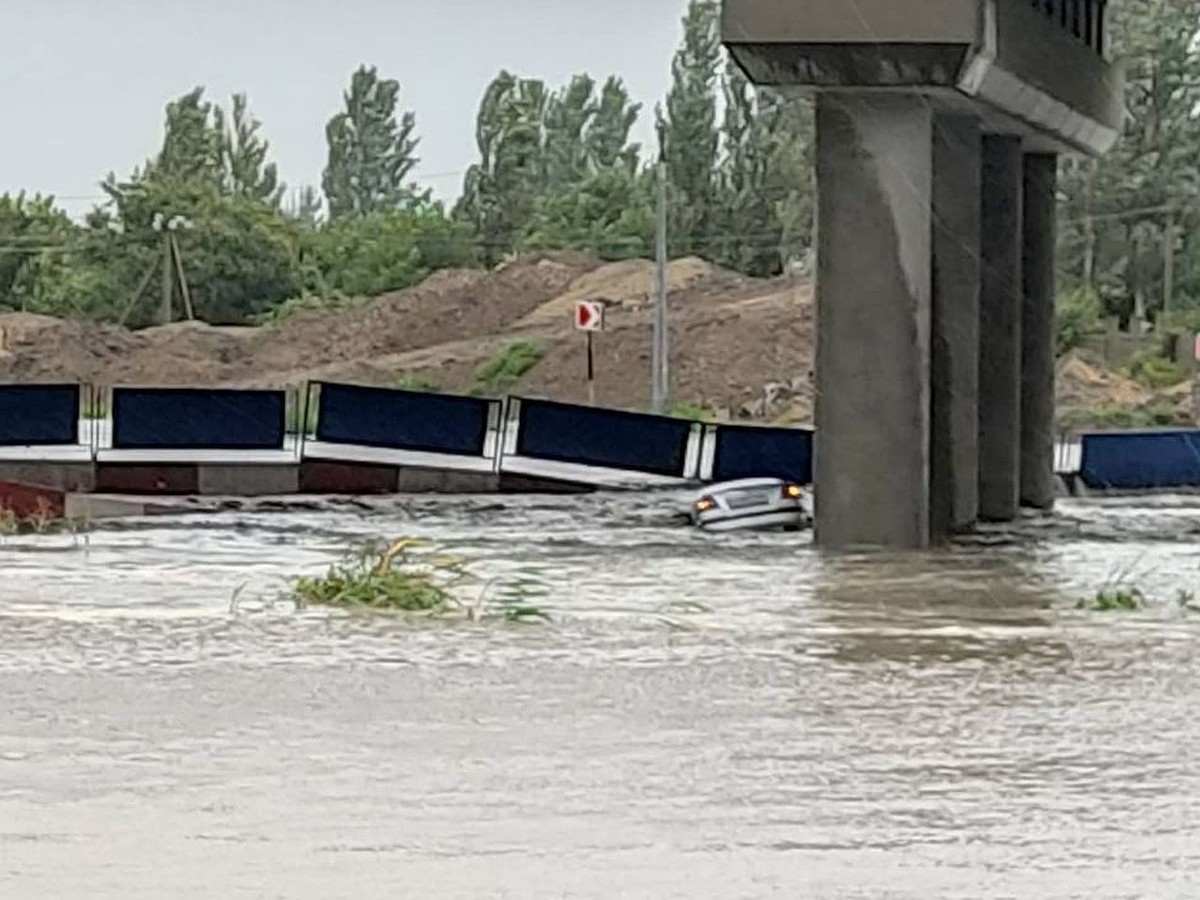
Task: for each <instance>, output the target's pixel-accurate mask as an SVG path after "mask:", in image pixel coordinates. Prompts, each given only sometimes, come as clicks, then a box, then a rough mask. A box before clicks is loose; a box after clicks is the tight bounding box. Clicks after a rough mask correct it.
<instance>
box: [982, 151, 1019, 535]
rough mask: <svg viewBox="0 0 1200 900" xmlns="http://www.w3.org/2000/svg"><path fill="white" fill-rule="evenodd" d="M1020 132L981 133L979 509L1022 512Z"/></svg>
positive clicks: (990, 515) (996, 518) (996, 514)
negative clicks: (1020, 510) (982, 134)
mask: <svg viewBox="0 0 1200 900" xmlns="http://www.w3.org/2000/svg"><path fill="white" fill-rule="evenodd" d="M1023 162H1024V161H1023V157H1022V154H1021V140H1020V138H1014V137H1007V136H992V135H988V136H986V137H984V139H983V186H982V199H983V202H982V222H981V233H980V248H981V255H982V266H983V271H982V290H981V294H980V301H979V302H980V306H979V312H980V314H979V515H980V518H982V519H984V520H986V521H990V522H1009V521H1012V520H1013V519H1015V518H1016V517H1017V512H1018V509H1019V505H1020V504H1019V501H1020V460H1021V218H1022V214H1021V205H1022V195H1023V189H1024V165H1023Z"/></svg>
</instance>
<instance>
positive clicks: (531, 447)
mask: <svg viewBox="0 0 1200 900" xmlns="http://www.w3.org/2000/svg"><path fill="white" fill-rule="evenodd" d="M509 404H510V405H509V414H508V417H507V418H508V421H509V428H510V430H511V428H512V427H513V421H514V419H515V423H516V435H515V440H514V439H513V438H512V437H511V436H510V437H509V440H508V443H507V444H506V448H505V453H506V456H507V455H508V454H509V453H510V452H511V453H512V454H513V455H515V456H517V457H520V458H522V459H523V460H534V461H537V462H539V463H543V464H549V465H546V466H545V467H544V474H546V475H548V476H550V477H553V476H554V474H555V470H554V468H553V466H554V464H561V465H564V466H571V467H575V470H576V471H578V467H586V468H591V469H598V470H608V471H613V470H617V471H622V472H634V473H642V474H646V475H654V476H660V477H663V478H681V479H682V478H691V477H694V472H693V471H690V470H692V469H694V460H693V457H694V456H695V452H694V451H693V449H692V444H693V440H694V439H695V438H697V437H698V434H699V426H698V425H696V424H695V423H693V422H688V421H685V420H683V419H674V418H667V417H664V416H653V415H646V414H644V413H631V412H621V411H618V410H612V409H597V408H595V407H590V406H574V405H571V404H567V403H552V402H550V401H547V400H528V399H524V398H512V399H511V400H510V401H509ZM514 411H515V416H514ZM503 465H504V461H503V460H502V466H503ZM525 471H526V472H527V473H529V474H542V473H543V472H541V471H534V470H531V469H528V468H526V469H525Z"/></svg>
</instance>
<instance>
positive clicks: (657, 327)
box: [650, 160, 670, 415]
mask: <svg viewBox="0 0 1200 900" xmlns="http://www.w3.org/2000/svg"><path fill="white" fill-rule="evenodd" d="M655 181H656V185H655V187H656V191H655V193H656V195H657V204H656V205H657V209H656V211H655V228H654V343H653V346H652V348H651V362H650V368H651V380H650V402H651V409H653V411H654V412H656V413H658V414H659V415H662V414H663V413H665V412H666V410H667V397H668V396H669V394H670V376H669V362H670V360H669V352H670V342H669V340H668V335H667V170H666V166H665V165H664V164H663V163H662V161H661V160H660V161H659V163H658V166H657V168H656V170H655Z"/></svg>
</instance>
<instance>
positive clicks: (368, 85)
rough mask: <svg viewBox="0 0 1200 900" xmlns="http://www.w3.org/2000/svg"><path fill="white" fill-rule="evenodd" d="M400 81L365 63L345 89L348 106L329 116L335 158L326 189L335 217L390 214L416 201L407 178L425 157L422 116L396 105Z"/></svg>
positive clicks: (329, 137) (331, 150)
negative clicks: (419, 152) (420, 148)
mask: <svg viewBox="0 0 1200 900" xmlns="http://www.w3.org/2000/svg"><path fill="white" fill-rule="evenodd" d="M399 98H400V83H399V82H398V81H395V80H394V79H381V78H380V77H379V73H378V71H377V70H376V69H375V67H374V66H371V67H367V66H362V67H360V68H359V69H358V70H357V71H356V72H355V73H354V75H353V76H352V77H351V79H350V87H349V89H348V90H347V91H346V92H345V95H344V101H345V106H346V108H345V110H344V111H342V112H340V113H338V114H337V115H335V116H334V117H333V118H332V119H330V120H329V124H328V125H327V126H326V127H325V136H326V139H327V141H328V144H329V161H328V164H327V165H326V167H325V175H324V179H323V182H322V184H323V187H324V190H325V197H326V199H327V200H328V202H329V215H330V216H331V217H332V218H335V219H336V218H340V217H342V216H364V215H371V214H373V213H379V212H386V211H388V210H391V209H396V208H397V207H400V206H403V205H404V204H405V203H408V202H410V201H411V200H412V199H413V193H414V192H413V189H412V187H411V186H410V185H407V184H406V183H405V179H406V178H407V177H408V175H409V173H411V172H412V170H413V168H414V167H415V166H416V164H417V162H418V161H419V160H418V159H417V157H416V155H415V154H416V149H417V144H418V139H417V138H416V137H415V136H414V131H415V130H416V116H415V115H414V114H413V113H412V112H408V111H406V112H403V113H402V114H401V115H400V118H399V120H398V121H397V118H396V108H397V105H398V103H399Z"/></svg>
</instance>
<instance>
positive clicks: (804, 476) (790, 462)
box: [700, 425, 813, 484]
mask: <svg viewBox="0 0 1200 900" xmlns="http://www.w3.org/2000/svg"><path fill="white" fill-rule="evenodd" d="M705 443H706V447H705V457H706V459H705V462H704V465H703V466H702V467H701V471H700V477H701V478H702V479H703V480H705V481H734V480H736V479H739V478H758V477H762V478H784V479H787V480H788V481H795V482H797V483H799V484H811V483H812V480H813V433H812V432H811V431H809V430H807V429H802V428H764V427H758V426H748V425H710V426H709V427H708V432H707V434H706V441H705Z"/></svg>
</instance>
